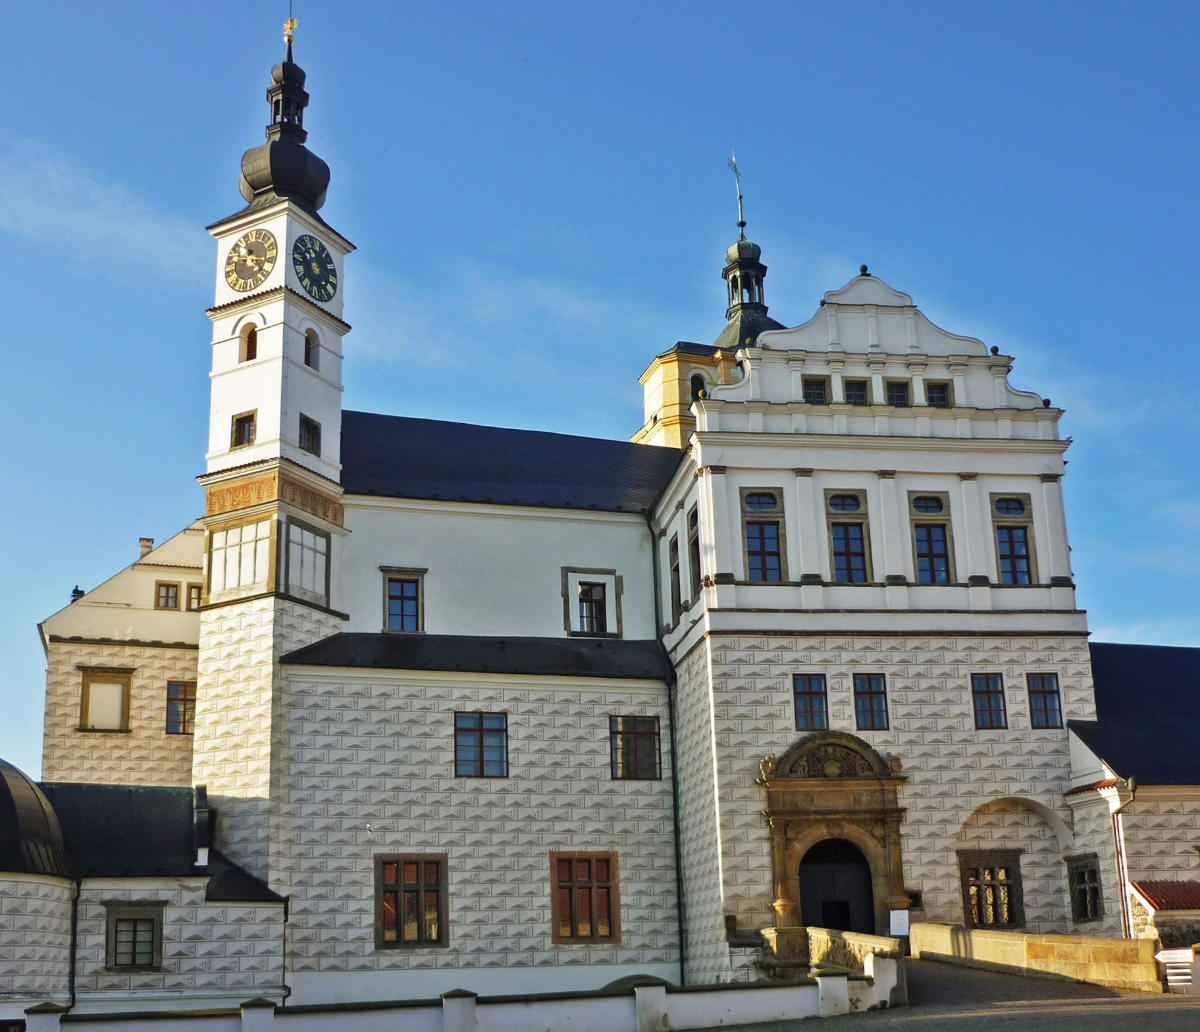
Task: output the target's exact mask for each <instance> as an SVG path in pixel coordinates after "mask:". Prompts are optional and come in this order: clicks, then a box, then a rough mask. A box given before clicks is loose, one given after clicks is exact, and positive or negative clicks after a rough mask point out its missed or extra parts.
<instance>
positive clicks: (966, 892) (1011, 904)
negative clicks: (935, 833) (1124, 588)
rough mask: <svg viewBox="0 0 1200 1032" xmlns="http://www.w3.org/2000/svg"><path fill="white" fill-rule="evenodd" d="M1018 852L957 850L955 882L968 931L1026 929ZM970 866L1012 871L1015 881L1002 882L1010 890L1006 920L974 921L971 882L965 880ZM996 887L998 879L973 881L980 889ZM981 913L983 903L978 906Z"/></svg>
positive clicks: (1019, 853) (1006, 850) (1012, 850)
mask: <svg viewBox="0 0 1200 1032" xmlns="http://www.w3.org/2000/svg"><path fill="white" fill-rule="evenodd" d="M1021 852H1022V851H1021V850H1019V849H960V850H958V880H959V885H960V887H961V889H962V903H963V924H965V925H966V926H967V928H984V929H987V928H991V929H997V930H1001V931H1004V930H1012V929H1017V928H1024V927H1025V897H1024V888H1023V884H1022V879H1021ZM972 867H976V868H980V869H986V870H993V869H995V868H998V867H1006V868H1008V869H1009V870H1010V871H1013V872H1015V874H1016V877H1015V878H1010V879H1009V880H1008V881H1007V882H1004V883H1003V884H1004V885H1006V886H1007V887H1008V889H1009V894H1008V905H1007V908H1008V916H1009V918H1010V920H1009V921H1007V922H1000V921H992V922H983V921H976V920H975V916H974V915H975V911H974V910H973V909H972V907H971V894H970V888H971V880H970V879H969V877H968V871H969V869H970V868H972ZM997 884H999V880H998V879H995V878H989V879H987V880H984V879H977V880H976V885H977V887H978V888H980V889H984V888H987V887H989V886H995V885H997ZM980 913H982V902H981V904H980Z"/></svg>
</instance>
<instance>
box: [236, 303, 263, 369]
mask: <svg viewBox="0 0 1200 1032" xmlns="http://www.w3.org/2000/svg"><path fill="white" fill-rule="evenodd" d="M259 323H260V318H259V317H255V316H253V315H252V316H247V317H246V319H245V320H243V321H242V322H241V324H240V325H239V326H238V327H237V337H238V364H239V365H240V364H241V363H242V362H253V361H254V360H255V359H256V358H258V331H259V328H260V327H259Z"/></svg>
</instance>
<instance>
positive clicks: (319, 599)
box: [280, 516, 333, 606]
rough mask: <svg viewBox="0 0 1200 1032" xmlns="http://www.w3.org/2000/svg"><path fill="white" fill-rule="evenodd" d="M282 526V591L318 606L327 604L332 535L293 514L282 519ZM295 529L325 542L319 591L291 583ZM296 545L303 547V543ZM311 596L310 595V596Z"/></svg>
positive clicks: (331, 560)
mask: <svg viewBox="0 0 1200 1032" xmlns="http://www.w3.org/2000/svg"><path fill="white" fill-rule="evenodd" d="M284 522H285V526H284V528H283V556H282V566H283V569H282V570H281V571H280V573H281V574H282V577H281V579H282V582H283V593H284V594H286V595H287V596H289V597H290V598H295V599H300V600H301V601H303V602H313V603H316V604H317V605H319V606H328V605H329V601H330V595H329V592H330V578H331V576H332V572H333V570H332V568H333V554H332V553H333V536H332V535H331V534H330V533H329V532H328V531H325V530H322V529H321V528H320V527H317V526H315V525H314V524H312V523H308V522H306V521H305V520H298V519H296V518H295V517H293V516H288V517H287V519H286V520H285V521H284ZM293 528H294V529H296V530H298V531H301V532H303V533H306V534H311V535H312V536H313V537H315V538H319V539H320V540H322V541H324V542H325V584H324V587H323V589H322V591H321V592H316V591H310V589H308V588H305V587H303V586H302V585H293V584H292V530H293ZM298 547H300V548H303V547H304V545H303V543H300V544H299V545H298ZM310 596H311V597H310Z"/></svg>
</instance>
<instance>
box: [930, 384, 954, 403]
mask: <svg viewBox="0 0 1200 1032" xmlns="http://www.w3.org/2000/svg"><path fill="white" fill-rule="evenodd" d="M925 404H926V405H930V406H932V407H933V408H949V407H950V384H948V383H945V382H944V381H943V382H938V383H928V382H926V384H925Z"/></svg>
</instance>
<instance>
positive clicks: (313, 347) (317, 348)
mask: <svg viewBox="0 0 1200 1032" xmlns="http://www.w3.org/2000/svg"><path fill="white" fill-rule="evenodd" d="M304 364H305V365H306V366H308V368H309V369H313V370H317V371H319V370H320V368H321V338H320V336H318V334H317V331H316V330H314V329H313V328H312V327H311V326H310V327H309V328H308V329H307V330H305V331H304Z"/></svg>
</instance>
